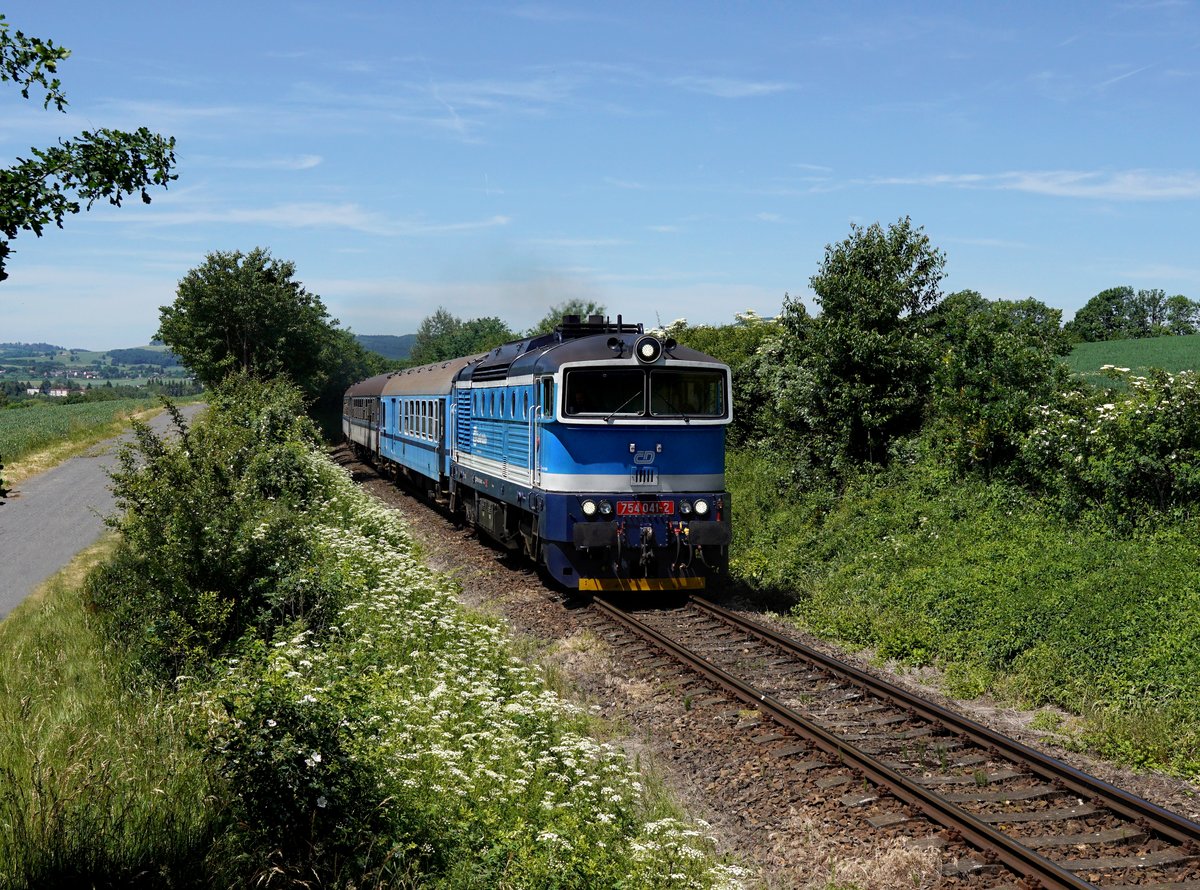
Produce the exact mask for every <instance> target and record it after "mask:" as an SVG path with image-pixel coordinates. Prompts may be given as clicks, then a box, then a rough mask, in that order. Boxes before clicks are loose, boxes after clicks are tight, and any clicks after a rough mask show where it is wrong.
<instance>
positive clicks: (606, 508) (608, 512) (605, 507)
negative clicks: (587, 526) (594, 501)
mask: <svg viewBox="0 0 1200 890" xmlns="http://www.w3.org/2000/svg"><path fill="white" fill-rule="evenodd" d="M600 515H601V516H612V504H610V503H609V502H608V501H601V502H600Z"/></svg>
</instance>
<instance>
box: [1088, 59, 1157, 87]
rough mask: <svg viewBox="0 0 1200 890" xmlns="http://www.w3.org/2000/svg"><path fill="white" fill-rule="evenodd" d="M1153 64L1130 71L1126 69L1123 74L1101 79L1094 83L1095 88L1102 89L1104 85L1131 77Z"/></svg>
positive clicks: (1147, 69)
mask: <svg viewBox="0 0 1200 890" xmlns="http://www.w3.org/2000/svg"><path fill="white" fill-rule="evenodd" d="M1153 67H1154V66H1153V65H1143V66H1142V67H1141V68H1134V69H1133V70H1132V71H1126V72H1125V73H1124V74H1118V75H1117V76H1116V77H1110V78H1109V79H1108V80H1103V81H1101V82H1100V83H1098V84H1096V89H1098V90H1102V89H1104V88H1105V87H1108V86H1112V85H1113V84H1114V83H1120V82H1121V81H1122V80H1125V79H1126V78H1130V77H1133V76H1134V75H1135V74H1141V73H1142V72H1143V71H1149V70H1150V69H1151V68H1153Z"/></svg>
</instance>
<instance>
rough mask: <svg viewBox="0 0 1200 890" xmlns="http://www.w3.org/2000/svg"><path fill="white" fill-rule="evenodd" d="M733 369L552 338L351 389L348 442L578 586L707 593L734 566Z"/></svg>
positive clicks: (672, 350) (597, 324) (621, 331)
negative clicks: (730, 478) (729, 437)
mask: <svg viewBox="0 0 1200 890" xmlns="http://www.w3.org/2000/svg"><path fill="white" fill-rule="evenodd" d="M731 402H732V390H731V388H730V377H729V368H728V367H727V366H725V365H723V364H721V363H720V362H718V361H716V360H715V359H713V358H711V357H710V356H707V355H704V354H703V353H700V352H697V351H695V350H693V349H688V348H687V347H685V346H681V345H678V344H676V343H675V341H674V340H671V339H666V340H663V339H660V338H658V337H655V336H653V335H650V334H646V333H645V332H644V331H643V329H642V326H641V325H640V324H637V325H634V324H627V323H623V322H622V321H621V317H620V316H617V321H616V322H615V323H613V322H611V321H610V320H609V319H607V318H605V317H603V316H595V315H593V316H590V317H589V318H587V319H586V320H582V319H580V317H579V316H570V315H568V316H566V317H564V319H563V323H562V324H561V325H559V326H558V327H557V328H556V329H555V330H554V332H553V333H550V334H542V335H539V336H536V337H529V338H526V339H523V340H517V341H515V342H513V343H506V344H504V345H503V346H498V347H496V348H495V349H493V350H492V351H491V352H487V353H483V354H481V355H472V356H464V357H462V358H457V359H453V360H450V361H446V362H439V363H436V364H432V365H425V366H422V367H419V368H408V369H406V370H402V371H394V372H392V373H389V374H381V375H379V376H377V377H371V378H369V379H367V380H364V381H362V382H360V383H356V384H355V385H354V386H351V387H350V388H349V389H348V390H347V391H346V395H345V399H344V403H343V411H342V415H343V416H342V429H343V432H344V434H345V437H346V439H347V441H348V442H350V443H351V446H352V447H353V448H354V450H355V451H357V452H358V453H359V454H361V455H363V456H364V457H368V458H369V459H371V460H373V461H374V462H375V463H376V464H377V465H378V466H380V467H381V468H382V469H383V471H384V472H385V473H388V474H394V475H395V476H397V477H403V478H405V479H407V480H408V481H409V482H410V483H412V484H414V485H416V486H417V487H418V488H419V489H421V490H422V491H424V492H425V493H426V494H428V495H429V496H430V497H431V498H433V499H434V500H437V501H441V502H443V503H445V504H446V505H448V506H449V508H450V509H451V510H452V511H454V512H456V513H458V514H460V515H461V516H463V518H464V519H465V521H466V522H468V523H469V524H471V525H473V526H474V527H476V528H477V529H478V530H479V531H481V532H483V533H484V534H486V535H488V536H489V537H491V538H493V539H495V540H496V541H498V542H499V543H500V544H502V545H503V546H505V547H507V548H509V549H512V550H516V549H521V550H523V551H524V552H525V554H526V555H527V556H529V557H530V558H531V559H533V560H534V561H535V562H537V563H539V564H541V565H544V566H545V567H546V569H547V571H548V572H549V574H550V575H551V576H552V577H553V578H555V579H556V580H557V581H558V582H560V583H561V584H563V585H564V586H566V587H570V588H578V589H580V590H591V591H612V590H672V589H700V588H703V587H704V586H705V583H706V580H709V579H712V578H714V577H717V576H720V575H722V574H723V573H724V572H725V571H726V569H727V567H728V558H729V557H728V553H729V541H730V503H729V494H728V493H727V492H726V491H725V490H724V488H725V427H726V426H727V425H728V424H729V422H730V419H731Z"/></svg>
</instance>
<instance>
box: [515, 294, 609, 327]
mask: <svg viewBox="0 0 1200 890" xmlns="http://www.w3.org/2000/svg"><path fill="white" fill-rule="evenodd" d="M607 311H608V310H607V309H606V308H605V307H604V304H603V303H597V302H595V301H594V300H584V299H582V298H580V297H572V298H571V299H569V300H564V301H563V302H561V303H556V304H554V305H553V306H551V307H550V309H549V310H548V311H547V312H546V314H545V315H543V316H542V319H541V321H539V322H538V323H537V324H535V325H534V326H533V327H531V328H530V329H529V330H528V332H526V336H529V337H535V336H537V335H538V334H549V333H550V332H552V331H553V330H554V329H555V328H556V327H558V326H559V325H560V324H562V320H563V316H564V315H578V316H579V317H580V318H583V319H586V318H587V317H588V316H589V315H603V314H604V313H605V312H607Z"/></svg>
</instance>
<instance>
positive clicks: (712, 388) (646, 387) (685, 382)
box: [565, 368, 726, 419]
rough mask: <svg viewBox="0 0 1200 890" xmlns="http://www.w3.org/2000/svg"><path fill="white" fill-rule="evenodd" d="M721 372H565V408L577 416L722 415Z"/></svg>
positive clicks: (602, 370) (722, 381)
mask: <svg viewBox="0 0 1200 890" xmlns="http://www.w3.org/2000/svg"><path fill="white" fill-rule="evenodd" d="M725 391H726V386H725V372H724V371H717V370H712V371H709V370H704V369H697V368H678V369H675V368H670V369H667V368H655V369H654V370H651V371H650V372H649V373H647V372H646V371H644V370H642V369H640V368H639V369H636V370H634V369H624V368H605V369H601V368H595V369H591V368H589V369H580V370H575V371H569V372H568V373H567V391H566V402H565V407H566V413H567V415H568V416H579V417H603V418H606V419H608V418H612V417H645V416H646V404H647V394H648V395H649V405H650V412H649V416H651V417H661V418H664V419H666V418H678V417H683V418H691V417H724V416H725V414H726V406H725Z"/></svg>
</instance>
